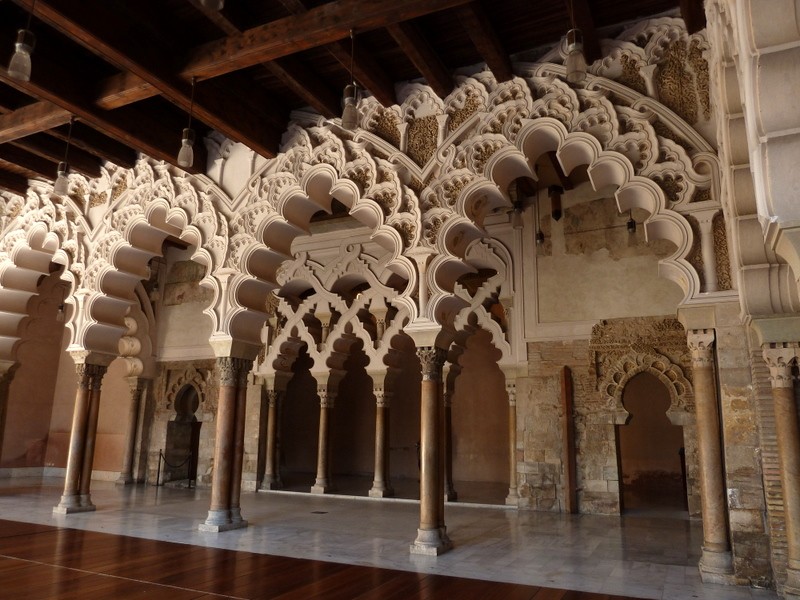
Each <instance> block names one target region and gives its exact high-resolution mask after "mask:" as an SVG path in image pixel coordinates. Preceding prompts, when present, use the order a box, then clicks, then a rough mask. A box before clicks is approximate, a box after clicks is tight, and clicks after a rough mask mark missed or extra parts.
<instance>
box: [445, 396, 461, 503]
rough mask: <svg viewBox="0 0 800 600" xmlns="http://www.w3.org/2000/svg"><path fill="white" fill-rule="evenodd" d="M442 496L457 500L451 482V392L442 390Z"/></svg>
mask: <svg viewBox="0 0 800 600" xmlns="http://www.w3.org/2000/svg"><path fill="white" fill-rule="evenodd" d="M443 437H444V497H445V500H448V501H449V502H455V501H456V500H458V492H456V488H455V485H454V484H453V392H452V391H450V390H447V391H445V392H444V433H443Z"/></svg>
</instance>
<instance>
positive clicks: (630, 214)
mask: <svg viewBox="0 0 800 600" xmlns="http://www.w3.org/2000/svg"><path fill="white" fill-rule="evenodd" d="M626 227H627V228H628V233H630V234H634V233H636V221H635V220H634V219H633V211H628V222H627V223H626Z"/></svg>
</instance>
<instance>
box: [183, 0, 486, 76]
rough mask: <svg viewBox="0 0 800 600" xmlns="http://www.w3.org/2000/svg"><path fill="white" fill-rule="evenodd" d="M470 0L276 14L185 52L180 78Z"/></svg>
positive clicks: (358, 1)
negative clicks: (221, 38)
mask: <svg viewBox="0 0 800 600" xmlns="http://www.w3.org/2000/svg"><path fill="white" fill-rule="evenodd" d="M469 1H470V0H405V1H404V2H401V3H397V2H388V1H387V2H375V1H374V0H337V1H335V2H328V3H326V4H323V5H321V6H318V7H315V8H312V9H310V10H308V11H307V12H305V13H302V14H297V15H292V16H289V17H284V18H283V19H277V20H275V21H271V22H269V23H265V24H264V25H260V26H258V27H254V28H252V29H248V30H247V31H245V32H243V33H242V34H241V35H238V36H229V37H228V38H226V39H223V40H217V41H214V42H210V43H208V44H203V45H202V46H200V47H198V48H195V49H194V50H192V51H190V52H189V54H188V56H187V59H186V62H185V63H184V66H183V68H182V70H181V75H182V76H183V77H185V78H186V77H191V76H193V75H195V76H197V77H198V78H200V79H203V78H206V77H216V76H218V75H223V74H225V73H229V72H231V71H235V70H237V69H244V68H247V67H251V66H253V65H256V64H258V63H261V62H265V61H268V60H274V59H276V58H280V57H282V56H286V55H288V54H293V53H295V52H300V51H302V50H308V49H310V48H317V47H319V46H323V45H325V44H330V43H332V42H336V41H338V40H342V39H345V38H347V37H349V35H350V30H351V29H353V30H355V31H367V30H371V29H380V28H384V27H387V26H388V25H391V24H392V23H398V22H402V21H408V20H410V19H414V18H417V17H420V16H423V15H427V14H430V13H433V12H438V11H441V10H445V9H448V8H453V7H456V6H460V5H462V4H465V3H467V2H469Z"/></svg>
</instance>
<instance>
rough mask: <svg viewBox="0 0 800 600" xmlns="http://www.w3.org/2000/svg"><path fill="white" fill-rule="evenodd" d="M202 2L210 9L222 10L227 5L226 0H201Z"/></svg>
mask: <svg viewBox="0 0 800 600" xmlns="http://www.w3.org/2000/svg"><path fill="white" fill-rule="evenodd" d="M200 4H202V5H203V6H204V7H205V8H208V9H210V10H222V7H223V6H225V0H200Z"/></svg>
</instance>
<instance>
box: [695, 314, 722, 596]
mask: <svg viewBox="0 0 800 600" xmlns="http://www.w3.org/2000/svg"><path fill="white" fill-rule="evenodd" d="M687 344H688V346H689V350H690V351H691V353H692V372H693V374H694V396H695V404H696V411H697V446H698V451H699V459H700V465H699V467H700V492H701V504H702V507H701V508H702V514H703V549H702V552H703V553H702V556H701V558H700V564H699V568H700V577H701V579H702V580H703V581H704V582H706V583H727V584H732V583H734V580H733V559H732V556H731V545H730V538H729V536H728V515H727V504H726V494H725V474H724V472H723V466H722V436H721V424H720V414H719V400H718V397H717V385H716V380H715V378H714V351H713V350H714V330H713V329H693V330H690V331H689V333H688V334H687Z"/></svg>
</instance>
